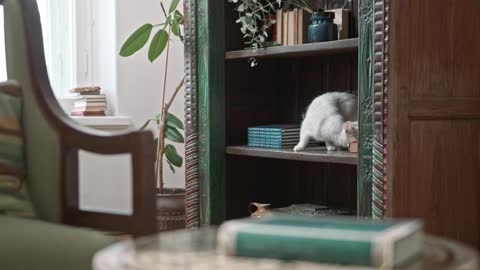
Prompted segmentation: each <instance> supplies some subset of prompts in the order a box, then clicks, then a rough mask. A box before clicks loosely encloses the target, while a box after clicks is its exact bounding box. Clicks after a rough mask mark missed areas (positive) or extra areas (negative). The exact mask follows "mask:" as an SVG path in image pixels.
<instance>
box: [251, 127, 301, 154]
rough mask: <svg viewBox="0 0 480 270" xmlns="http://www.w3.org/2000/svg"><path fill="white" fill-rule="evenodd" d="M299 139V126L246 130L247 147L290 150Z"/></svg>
mask: <svg viewBox="0 0 480 270" xmlns="http://www.w3.org/2000/svg"><path fill="white" fill-rule="evenodd" d="M299 139H300V126H299V125H266V126H256V127H249V128H248V146H253V147H262V148H275V149H281V148H291V147H294V146H295V145H296V144H297V143H298V141H299Z"/></svg>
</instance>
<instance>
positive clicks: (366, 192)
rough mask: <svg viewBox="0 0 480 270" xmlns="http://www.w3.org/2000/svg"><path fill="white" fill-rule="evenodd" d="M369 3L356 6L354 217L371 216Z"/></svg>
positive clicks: (371, 65)
mask: <svg viewBox="0 0 480 270" xmlns="http://www.w3.org/2000/svg"><path fill="white" fill-rule="evenodd" d="M373 2H374V1H373V0H363V1H360V5H359V16H358V17H359V25H360V31H359V32H360V34H359V36H360V37H359V48H358V65H359V66H358V71H359V76H358V78H359V91H358V93H359V110H360V114H359V138H358V140H359V151H358V155H359V156H358V180H357V181H358V183H357V201H358V205H357V207H358V215H360V216H368V217H370V216H371V215H372V150H373V145H372V142H373V85H372V83H373V59H372V57H373V11H374V9H373V8H374V6H373Z"/></svg>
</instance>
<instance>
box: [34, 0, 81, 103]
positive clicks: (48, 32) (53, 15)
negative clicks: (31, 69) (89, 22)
mask: <svg viewBox="0 0 480 270" xmlns="http://www.w3.org/2000/svg"><path fill="white" fill-rule="evenodd" d="M37 3H38V9H39V11H40V18H41V22H42V32H43V45H44V48H45V59H46V62H47V69H48V75H49V78H50V84H51V85H52V89H53V91H54V92H55V95H56V96H57V97H58V96H63V95H65V94H67V93H68V90H69V89H71V88H73V87H74V86H75V84H76V53H75V51H76V49H75V47H76V44H75V40H76V35H75V31H74V29H75V25H76V23H75V19H76V16H75V11H76V9H75V1H74V0H37Z"/></svg>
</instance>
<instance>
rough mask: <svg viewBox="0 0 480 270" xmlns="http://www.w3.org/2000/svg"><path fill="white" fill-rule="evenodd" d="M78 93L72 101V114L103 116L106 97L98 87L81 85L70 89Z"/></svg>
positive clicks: (105, 107)
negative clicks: (76, 97)
mask: <svg viewBox="0 0 480 270" xmlns="http://www.w3.org/2000/svg"><path fill="white" fill-rule="evenodd" d="M71 92H73V93H76V94H78V95H79V97H78V99H76V100H75V101H74V102H73V109H72V112H71V115H72V116H105V111H106V110H107V98H106V97H105V95H103V94H100V87H82V88H75V89H72V91H71Z"/></svg>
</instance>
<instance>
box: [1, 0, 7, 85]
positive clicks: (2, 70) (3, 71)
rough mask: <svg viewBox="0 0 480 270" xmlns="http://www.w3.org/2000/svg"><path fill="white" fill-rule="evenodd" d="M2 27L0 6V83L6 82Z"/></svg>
mask: <svg viewBox="0 0 480 270" xmlns="http://www.w3.org/2000/svg"><path fill="white" fill-rule="evenodd" d="M3 27H4V26H3V7H2V6H0V82H1V81H5V80H7V59H6V58H5V33H4V29H3Z"/></svg>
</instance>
